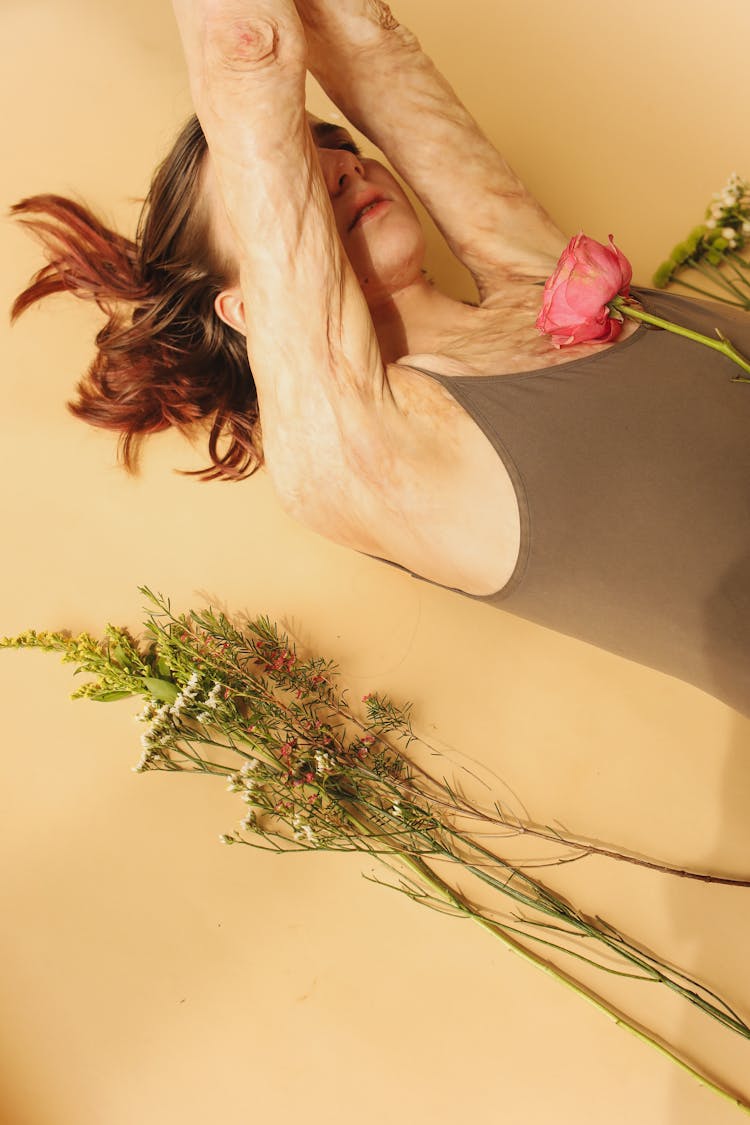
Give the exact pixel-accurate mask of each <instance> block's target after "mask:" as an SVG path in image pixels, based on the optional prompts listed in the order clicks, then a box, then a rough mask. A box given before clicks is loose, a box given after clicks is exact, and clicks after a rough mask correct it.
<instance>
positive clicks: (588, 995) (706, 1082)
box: [399, 855, 750, 1115]
mask: <svg viewBox="0 0 750 1125" xmlns="http://www.w3.org/2000/svg"><path fill="white" fill-rule="evenodd" d="M399 859H400V860H401V861H402V862H404V863H406V865H407V866H408V867H411V869H412V870H413V871H415V872H416V873H417V874H418V875H419V877H420V879H422V880H424V882H426V883H428V884H429V885H430V886H431V887H432V888H433V890H435V891H438V892H439V893H440V894H442V895H443V897H444V898H445V899H446V900H447V901H448V902H450V904H451V905H452V906H454V907H456V908H457V909H458V910H460V911H462V912H463V913H464V914H466V915H467V916H468V917H470V918H471V919H472V920H473V921H474V922H476V923H477V925H479V926H481V927H482V928H483V929H485V930H487V932H488V933H491V934H492V935H493V936H494V937H496V938H498V939H499V940H500V941H502V942H503V944H504V945H506V946H507V947H508V948H509V949H511V950H512V951H513V952H514V953H516V954H518V956H519V957H521V958H523V960H524V961H527V962H529V963H530V964H532V965H535V966H536V967H537V968H538V969H541V970H542V972H544V973H547V974H548V975H549V976H551V977H553V978H554V979H555V980H558V981H559V982H560V983H561V984H563V985H565V986H566V988H569V989H570V990H571V991H572V992H574V993H575V994H576V995H577V996H580V997H582V998H583V999H584V1000H586V1001H588V1003H589V1004H591V1005H592V1006H593V1007H594V1008H596V1009H597V1011H599V1012H601V1013H602V1014H603V1015H605V1016H607V1018H608V1019H610V1020H612V1021H613V1022H614V1023H615V1024H616V1025H617V1026H618V1027H624V1028H625V1029H626V1030H627V1031H629V1032H630V1033H631V1034H632V1035H634V1036H635V1037H636V1038H637V1039H640V1040H641V1041H642V1042H644V1043H647V1044H648V1045H649V1046H651V1047H653V1048H654V1049H655V1050H657V1051H658V1052H659V1053H660V1054H661V1055H664V1057H665V1058H668V1059H670V1060H671V1061H672V1062H673V1063H676V1065H677V1066H679V1067H680V1069H681V1070H684V1071H685V1072H686V1073H688V1074H690V1075H691V1076H692V1077H693V1078H694V1079H696V1080H697V1081H698V1082H699V1083H700V1084H701V1085H703V1086H706V1087H707V1088H708V1089H710V1090H713V1091H714V1093H716V1094H718V1095H719V1096H720V1097H722V1098H724V1099H725V1100H727V1101H729V1102H732V1103H733V1104H734V1105H736V1106H737V1108H738V1109H741V1110H742V1111H743V1112H744V1113H747V1114H748V1115H750V1103H748V1102H745V1101H743V1100H742V1099H740V1098H739V1097H737V1095H735V1094H733V1093H731V1092H730V1091H729V1090H727V1089H725V1088H724V1087H723V1086H721V1085H719V1083H718V1082H715V1081H714V1080H713V1079H712V1078H709V1077H708V1075H707V1074H705V1073H703V1072H702V1071H700V1070H698V1069H697V1067H695V1066H693V1065H692V1063H689V1062H688V1061H687V1060H686V1059H685V1058H683V1057H682V1056H680V1055H678V1054H677V1053H676V1052H675V1051H673V1050H671V1049H670V1048H669V1047H667V1046H666V1045H665V1044H664V1043H662V1042H660V1041H659V1040H658V1039H657V1038H656V1037H655V1036H654V1035H652V1034H651V1033H650V1032H648V1031H646V1030H645V1029H644V1028H641V1027H639V1026H638V1025H637V1024H635V1023H634V1022H632V1021H631V1020H629V1019H628V1018H627V1017H625V1016H624V1015H622V1014H621V1013H619V1012H617V1011H616V1010H615V1009H614V1008H613V1007H612V1006H610V1005H609V1004H607V1002H606V1001H605V1000H603V999H602V997H600V996H599V995H597V993H595V992H593V991H592V990H590V989H588V988H586V987H585V985H582V984H581V983H580V982H579V981H576V980H575V979H574V978H573V977H571V976H569V975H568V974H567V973H566V972H565V971H564V970H562V969H558V968H557V967H556V966H554V965H551V964H550V963H549V962H548V961H545V960H544V959H543V958H542V957H538V956H537V955H536V954H535V953H533V952H532V951H531V950H529V949H527V948H526V947H525V946H524V945H522V944H521V943H520V942H519V941H516V939H515V938H512V937H510V936H509V935H508V934H506V933H504V931H503V929H502V927H501V926H499V925H498V924H497V923H495V922H490V921H489V920H488V919H486V918H484V917H483V916H482V915H481V914H479V913H477V912H475V911H474V910H473V909H472V908H471V907H470V906H469V905H468V904H467V903H465V902H464V901H463V899H461V898H460V896H459V895H457V894H456V893H455V892H454V891H453V890H451V888H450V887H449V886H448V885H447V884H445V883H444V882H443V881H442V879H440V878H439V877H438V876H436V875H435V874H434V872H433V871H432V870H431V869H430V868H429V867H428V866H427V864H425V863H423V862H422V861H421V860H412V859H411V858H410V857H409V856H404V855H401V856H399Z"/></svg>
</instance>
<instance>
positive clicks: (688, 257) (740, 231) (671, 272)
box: [653, 172, 750, 309]
mask: <svg viewBox="0 0 750 1125" xmlns="http://www.w3.org/2000/svg"><path fill="white" fill-rule="evenodd" d="M749 242H750V183H748V181H747V180H743V179H742V178H741V177H740V176H738V175H737V173H736V172H732V174H731V176H730V177H729V179H728V181H727V183H726V184H725V185H724V187H723V188H722V189H721V190H720V191H717V192H715V194H714V195H713V197H712V199H711V202H710V203H709V205H708V207H707V208H706V214H705V219H704V221H703V222H702V223H700V224H699V225H698V226H696V227H693V229H692V230H691V231H690V233H689V234H688V236H687V238H685V239H683V241H682V242H678V243H677V245H676V246H675V247H674V249H673V250H672V252H671V254H670V255H669V257H668V258H667V260H666V261H665V262H662V264H661V265H660V266H659V268H658V269H657V271H656V273H655V274H654V279H653V280H654V285H655V286H656V288H657V289H665V288H666V287H667V286H668V285H671V284H674V285H680V286H681V287H682V288H684V289H690V290H692V291H693V292H694V293H701V294H702V295H704V296H706V297H711V298H712V299H713V300H714V301H723V302H724V303H725V304H727V305H735V306H737V307H738V308H741V309H750V261H748V260H747V259H746V258H744V257H743V256H742V254H741V251H742V250H743V249H744V248H745V247H746V246H747V245H748V243H749ZM688 270H692V271H696V272H697V273H699V274H701V275H702V276H703V277H705V278H706V279H707V280H708V281H710V282H712V283H713V284H714V285H715V286H717V287H718V289H719V292H716V291H715V290H709V289H705V288H703V287H702V286H700V285H696V284H695V280H691V281H686V280H685V278H684V276H683V275H684V274H685V273H686V272H687V271H688Z"/></svg>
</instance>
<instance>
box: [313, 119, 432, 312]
mask: <svg viewBox="0 0 750 1125" xmlns="http://www.w3.org/2000/svg"><path fill="white" fill-rule="evenodd" d="M310 128H311V131H312V134H313V139H314V140H315V143H316V146H317V149H318V159H319V160H320V166H321V170H322V172H323V179H324V181H325V184H326V187H327V189H328V195H329V197H330V200H331V206H332V207H333V214H334V217H335V220H336V229H337V230H338V233H339V238H340V239H341V243H342V246H343V248H344V251H345V253H346V256H347V257H348V259H349V261H350V263H351V265H352V268H353V269H354V272H355V274H356V275H357V279H358V281H359V283H360V285H361V286H362V291H363V293H364V295H365V297H366V299H367V302H368V304H369V305H370V306H371V307H375V306H376V305H378V304H381V303H382V302H384V301H386V300H388V298H389V297H391V296H393V295H394V294H395V293H397V292H398V291H399V290H402V289H404V288H405V287H406V286H407V285H410V284H411V283H412V282H413V281H415V280H417V279H418V278H419V277H420V271H421V268H422V263H423V259H424V251H425V241H424V233H423V231H422V228H421V225H420V223H419V219H418V218H417V215H416V212H415V211H414V208H413V207H412V205H411V203H410V202H409V199H408V198H407V196H406V195H405V193H404V191H403V189H402V188H401V186H400V184H399V183H398V181H397V180H396V179H395V177H394V176H393V175H392V174H391V172H390V171H389V170H388V169H387V168H386V167H385V166H384V165H383V164H381V163H380V162H379V161H377V160H371V159H369V158H365V157H362V156H361V155H360V153H359V152H358V150H357V147H356V145H355V143H354V141H353V140H352V137H351V135H350V134H349V133H348V132H347V130H346V129H344V128H342V127H341V126H338V125H331V124H328V123H327V122H324V121H320V120H319V119H317V118H315V117H312V116H310Z"/></svg>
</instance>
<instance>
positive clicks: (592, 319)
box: [536, 234, 750, 383]
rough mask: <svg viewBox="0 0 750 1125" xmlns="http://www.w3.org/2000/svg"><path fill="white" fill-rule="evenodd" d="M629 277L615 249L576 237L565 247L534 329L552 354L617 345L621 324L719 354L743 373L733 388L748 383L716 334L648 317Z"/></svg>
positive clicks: (741, 363) (738, 360)
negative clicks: (644, 326) (658, 332)
mask: <svg viewBox="0 0 750 1125" xmlns="http://www.w3.org/2000/svg"><path fill="white" fill-rule="evenodd" d="M632 277H633V271H632V268H631V265H630V262H629V261H628V259H627V258H626V257H625V255H624V254H623V253H622V251H621V250H620V249H619V248H618V247H617V246H615V243H614V240H613V238H612V235H610V236H609V245H608V246H607V245H604V243H601V242H597V241H596V240H595V239H593V238H589V237H588V236H587V235H585V234H577V235H576V236H575V238H572V239H571V241H570V242H569V243H568V245H567V246H566V248H565V250H564V251H563V253H562V255H561V257H560V260H559V261H558V263H557V266H556V268H555V271H554V273H553V274H552V276H551V277H549V278H548V279H547V281H546V282H545V285H544V295H543V298H542V308H541V311H540V313H539V316H538V317H537V321H536V326H537V328H538V329H539V331H540V332H542V333H543V334H544V335H546V336H549V337H550V339H551V341H552V343H553V344H554V346H555V347H556V348H565V347H570V346H572V345H574V344H585V343H592V344H604V343H609V342H612V341H614V340H616V339H617V337H618V336H619V335H620V333H621V332H622V327H623V323H624V321H625V319H626V318H628V319H632V320H638V321H641V322H643V323H645V324H650V325H652V326H653V327H655V328H663V329H666V330H667V331H668V332H674V333H675V334H676V335H678V336H684V337H685V338H687V339H688V340H694V341H695V342H696V343H698V344H703V345H704V346H705V347H707V348H712V349H713V350H714V351H717V352H721V354H722V355H724V356H726V358H727V359H730V360H731V361H732V362H733V363H735V364H737V366H738V367H740V368H741V369H742V371H743V372H744V375H739V374H737V375H735V376H734V377H733V382H738V383H750V362H748V360H747V359H746V358H745V357H744V356H743V355H741V354H740V352H738V351H737V349H736V348H735V347H734V346H733V345H732V343H731V341H730V340H727V339H726V337H725V336H723V335H722V333H721V332H719V331H718V329H717V332H716V338H714V337H711V336H704V335H703V334H702V333H700V332H695V331H693V329H691V328H685V327H684V326H683V325H681V324H675V323H674V322H673V321H671V320H666V319H664V318H663V317H660V316H654V315H653V314H652V313H649V312H647V311H646V310H645V309H644V308H643V307H642V306H641V305H640V303H639V302H638V301H636V300H635V299H634V298H633V297H632V296H631V294H630V283H631V280H632Z"/></svg>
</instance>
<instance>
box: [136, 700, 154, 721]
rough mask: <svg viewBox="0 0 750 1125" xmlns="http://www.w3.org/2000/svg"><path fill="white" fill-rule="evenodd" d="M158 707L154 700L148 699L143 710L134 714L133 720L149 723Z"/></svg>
mask: <svg viewBox="0 0 750 1125" xmlns="http://www.w3.org/2000/svg"><path fill="white" fill-rule="evenodd" d="M158 709H159V708H158V704H157V703H156V700H154V699H149V701H148V703H147V704H146V706H145V707H144V708H143V710H142V711H141V712H140V713H139V714H138V715H136V717H135V721H136V722H137V723H150V722H151V720H152V719H153V717H154V715H155V714H156V712H157V711H158Z"/></svg>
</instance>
